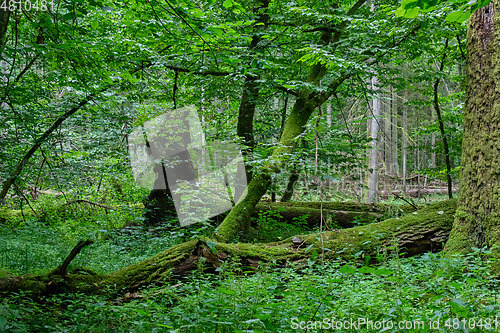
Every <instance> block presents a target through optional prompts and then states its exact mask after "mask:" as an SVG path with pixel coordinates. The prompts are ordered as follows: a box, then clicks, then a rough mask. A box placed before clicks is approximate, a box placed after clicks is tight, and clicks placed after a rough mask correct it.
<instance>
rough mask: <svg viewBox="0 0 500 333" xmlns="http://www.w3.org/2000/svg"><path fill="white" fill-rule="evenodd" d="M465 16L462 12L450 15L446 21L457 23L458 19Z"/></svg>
mask: <svg viewBox="0 0 500 333" xmlns="http://www.w3.org/2000/svg"><path fill="white" fill-rule="evenodd" d="M462 15H463V12H462V10H459V11H456V12H453V13H449V14H448V16H446V21H448V22H457V21H458V19H459V18H460V17H461V16H462Z"/></svg>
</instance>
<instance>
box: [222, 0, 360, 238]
mask: <svg viewBox="0 0 500 333" xmlns="http://www.w3.org/2000/svg"><path fill="white" fill-rule="evenodd" d="M365 1H366V0H358V1H357V2H356V3H355V4H354V5H353V6H352V7H351V8H350V9H349V10H348V11H347V15H353V14H354V13H356V12H357V10H358V9H359V8H360V7H361V6H362V5H363V4H364V3H365ZM347 22H348V21H347V20H345V21H343V22H341V23H339V24H338V25H337V26H336V27H335V28H336V29H334V32H333V33H332V31H326V30H325V31H323V32H322V33H321V38H320V41H319V44H321V45H328V44H330V43H336V42H338V41H339V40H340V37H341V34H342V32H343V31H344V29H345V27H346V26H347ZM326 71H327V68H326V67H325V65H324V64H322V63H316V64H314V65H312V66H311V68H310V71H309V76H308V77H307V79H306V80H305V81H306V82H307V83H308V84H310V85H314V86H319V85H320V83H321V80H322V79H323V77H324V76H325V74H326ZM348 75H349V74H345V73H343V74H341V75H340V77H338V78H337V79H336V80H334V81H333V82H332V83H330V84H329V86H328V88H327V89H326V91H325V92H324V93H317V92H313V91H308V90H307V89H302V90H300V91H298V92H297V99H296V101H295V104H294V106H293V108H292V110H291V112H290V116H289V117H288V119H287V121H286V123H285V128H284V129H283V133H282V134H281V138H280V144H279V147H276V148H275V149H274V151H273V153H272V154H271V156H270V158H269V162H267V163H266V164H265V165H264V166H263V170H262V173H260V174H259V175H258V176H256V177H254V178H253V179H252V181H251V182H250V183H249V184H248V188H247V195H246V196H245V198H244V199H243V200H241V201H240V202H239V203H238V204H237V205H236V206H234V207H233V209H231V211H230V212H229V214H228V216H227V217H226V218H225V219H224V221H222V223H221V224H220V225H219V227H218V229H217V231H216V233H215V237H216V238H217V239H218V240H219V241H222V242H229V241H232V240H234V239H235V237H236V236H237V235H238V233H239V232H240V231H242V232H247V231H248V228H249V226H250V223H249V222H250V217H251V215H252V212H253V210H254V208H255V205H257V203H258V202H259V201H260V199H261V198H262V196H263V195H264V194H265V193H266V191H267V189H268V187H269V185H270V183H271V174H272V173H273V172H277V171H279V170H281V169H283V168H284V167H285V164H286V162H287V161H288V160H289V159H290V156H291V154H292V152H293V150H294V148H295V146H296V145H297V139H298V138H299V136H300V135H301V134H302V133H303V132H304V129H305V126H306V124H307V121H308V120H309V118H310V116H311V114H312V113H313V111H314V110H315V109H316V108H317V107H319V106H321V105H322V104H323V103H324V102H326V101H327V100H328V98H329V97H330V96H331V95H332V94H333V92H335V90H336V89H337V88H338V86H339V85H340V84H342V82H344V80H346V79H347V77H348Z"/></svg>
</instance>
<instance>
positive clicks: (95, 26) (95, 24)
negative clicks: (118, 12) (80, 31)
mask: <svg viewBox="0 0 500 333" xmlns="http://www.w3.org/2000/svg"><path fill="white" fill-rule="evenodd" d="M90 26H91V27H92V29H94V30H95V29H97V28H98V27H99V22H96V21H92V22H91V23H90Z"/></svg>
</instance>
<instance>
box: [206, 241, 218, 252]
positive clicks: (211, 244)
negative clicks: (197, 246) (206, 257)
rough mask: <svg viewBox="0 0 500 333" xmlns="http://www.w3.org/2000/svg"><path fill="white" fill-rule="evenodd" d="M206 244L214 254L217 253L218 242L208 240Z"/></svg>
mask: <svg viewBox="0 0 500 333" xmlns="http://www.w3.org/2000/svg"><path fill="white" fill-rule="evenodd" d="M206 244H207V246H208V247H209V248H210V251H212V252H213V253H217V248H216V247H217V243H216V242H213V241H210V240H208V241H207V243H206Z"/></svg>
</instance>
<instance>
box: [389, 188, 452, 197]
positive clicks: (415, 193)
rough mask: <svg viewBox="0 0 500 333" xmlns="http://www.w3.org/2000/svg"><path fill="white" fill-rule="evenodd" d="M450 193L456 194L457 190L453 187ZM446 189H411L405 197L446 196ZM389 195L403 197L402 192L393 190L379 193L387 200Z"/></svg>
mask: <svg viewBox="0 0 500 333" xmlns="http://www.w3.org/2000/svg"><path fill="white" fill-rule="evenodd" d="M451 192H452V193H457V188H456V187H454V188H452V190H451ZM447 193H448V189H447V188H427V189H411V190H407V191H406V195H407V196H409V197H411V198H418V197H423V196H427V195H432V194H447ZM389 195H394V196H396V195H398V196H403V191H399V190H394V191H380V197H382V198H388V196H389Z"/></svg>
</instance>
